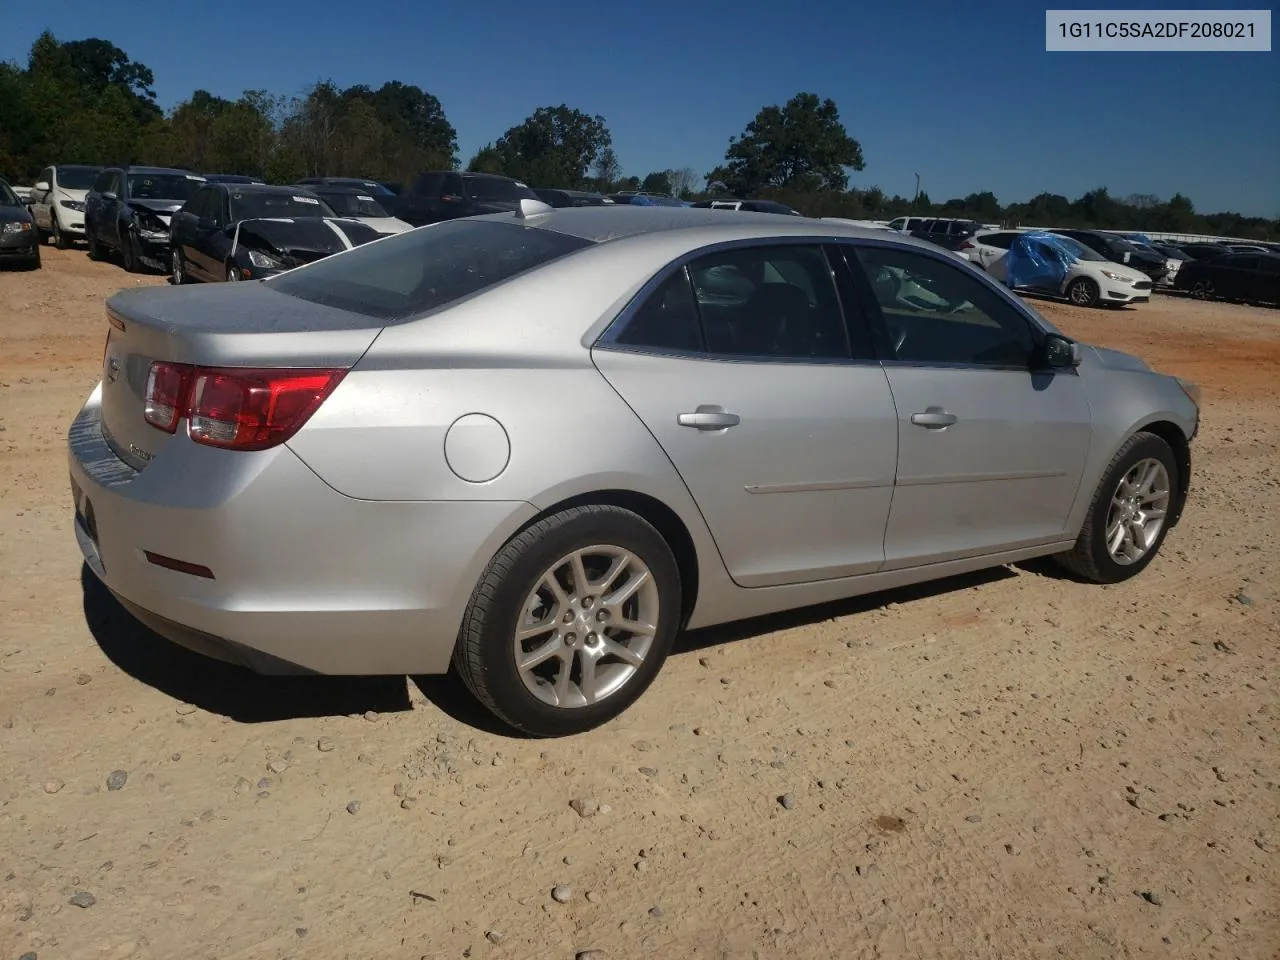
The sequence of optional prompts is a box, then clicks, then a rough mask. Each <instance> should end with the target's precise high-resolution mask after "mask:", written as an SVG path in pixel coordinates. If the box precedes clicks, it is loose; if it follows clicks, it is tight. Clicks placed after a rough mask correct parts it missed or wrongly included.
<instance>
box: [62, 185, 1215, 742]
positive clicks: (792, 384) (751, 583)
mask: <svg viewBox="0 0 1280 960" xmlns="http://www.w3.org/2000/svg"><path fill="white" fill-rule="evenodd" d="M107 319H108V321H109V327H108V331H107V343H106V349H105V353H104V357H103V375H102V380H101V383H99V385H98V386H97V387H96V388H95V389H94V391H93V393H92V395H91V396H90V397H89V399H88V402H87V403H86V404H85V406H84V408H83V409H82V410H81V412H80V413H79V415H78V416H77V417H76V419H75V421H74V423H73V425H72V427H71V430H70V438H69V442H70V467H71V477H72V490H73V494H74V501H75V509H76V525H75V527H76V534H77V538H78V540H79V544H80V547H81V550H82V551H83V553H84V557H85V561H86V563H87V565H88V566H89V567H90V568H91V569H92V570H93V572H94V573H95V574H96V575H97V576H98V577H99V578H100V579H101V580H102V581H103V582H104V583H105V584H106V586H107V587H108V588H109V589H110V590H111V591H112V592H113V593H114V594H115V595H116V596H117V597H118V598H119V600H120V601H121V603H122V604H123V605H124V606H125V607H126V608H127V609H128V610H130V611H131V612H132V613H133V614H134V615H135V616H136V617H137V618H138V619H139V620H141V621H142V622H143V623H145V624H147V625H149V626H150V627H152V628H154V629H155V630H156V631H158V632H159V633H161V634H162V635H164V636H166V637H168V638H170V639H171V640H173V641H175V642H178V643H181V644H183V645H186V646H188V647H191V648H193V649H195V650H197V651H201V652H203V653H205V654H208V655H210V656H215V657H218V658H221V659H224V660H229V661H232V662H234V663H238V664H241V665H243V666H245V667H248V668H250V669H253V670H256V671H258V672H262V673H287V672H305V673H319V674H404V673H409V674H430V673H443V672H445V671H447V670H448V669H449V666H450V664H451V663H452V664H454V665H456V667H457V671H458V673H459V674H460V675H461V677H462V679H463V680H464V681H465V683H466V684H467V686H468V687H469V688H470V690H471V691H472V692H473V693H474V694H475V696H476V697H477V698H478V699H479V700H480V701H481V702H482V703H483V704H484V705H485V706H487V707H488V708H489V709H490V710H492V711H493V712H494V713H495V714H497V716H498V717H500V718H501V719H502V720H504V721H506V722H507V723H508V724H510V725H512V726H513V727H515V728H518V729H519V730H522V731H525V732H526V733H529V734H533V735H539V736H556V735H564V734H571V733H575V732H579V731H583V730H586V729H588V728H591V727H593V726H595V725H597V724H600V723H602V722H604V721H606V720H608V719H610V718H612V717H615V716H617V715H618V714H619V713H621V712H622V711H623V710H625V709H626V708H627V707H628V706H629V705H630V704H631V703H633V702H634V701H635V700H636V698H637V697H639V696H640V695H641V693H642V692H643V691H644V690H645V688H646V687H647V686H648V685H649V684H650V683H651V682H653V680H654V677H655V676H656V675H657V673H658V670H659V668H660V667H661V666H662V663H663V660H664V659H665V658H666V656H667V654H668V652H669V651H670V649H671V646H672V642H673V640H674V639H675V638H676V635H677V633H678V632H679V631H681V630H683V629H686V628H695V627H705V626H708V625H711V624H717V623H723V622H726V621H731V620H737V619H742V618H748V617H754V616H757V615H760V614H765V613H769V612H773V611H778V610H783V609H788V608H794V607H802V606H806V605H809V604H816V603H821V602H824V601H830V600H835V599H837V598H841V597H849V596H852V595H855V594H863V593H868V592H871V591H876V590H883V589H886V588H892V587H899V586H902V585H904V584H910V583H916V582H919V581H924V580H932V579H936V578H939V577H947V576H951V575H953V574H958V573H962V572H965V571H971V570H976V569H979V568H983V567H991V566H996V565H1000V564H1007V563H1011V562H1015V561H1020V560H1025V559H1028V558H1031V557H1036V556H1043V555H1051V556H1054V557H1056V558H1057V559H1058V560H1059V561H1060V562H1061V564H1062V565H1063V566H1064V567H1065V568H1066V569H1067V570H1068V571H1071V572H1072V573H1074V575H1076V576H1077V577H1079V578H1082V579H1085V580H1090V581H1094V582H1098V583H1114V582H1117V581H1121V580H1124V579H1125V578H1127V577H1131V576H1134V575H1135V574H1137V573H1139V572H1140V571H1142V569H1143V568H1144V567H1146V566H1147V564H1149V563H1150V562H1151V560H1152V558H1153V557H1154V556H1155V555H1156V553H1157V551H1158V550H1159V549H1160V546H1161V543H1162V541H1163V540H1164V537H1165V535H1166V534H1167V533H1168V531H1169V529H1170V528H1171V527H1172V526H1173V525H1174V524H1175V523H1176V522H1177V521H1178V518H1179V514H1180V513H1181V511H1182V508H1183V504H1184V503H1185V501H1186V497H1187V488H1188V482H1189V475H1190V465H1191V458H1190V444H1191V441H1192V438H1193V437H1194V436H1195V434H1196V430H1197V426H1198V422H1199V411H1198V406H1197V390H1196V388H1195V387H1194V385H1192V384H1189V383H1185V382H1183V381H1180V380H1178V379H1175V378H1173V377H1168V376H1163V375H1161V374H1159V373H1156V372H1154V371H1153V370H1151V369H1150V368H1149V367H1148V366H1147V365H1146V364H1144V363H1143V362H1142V361H1141V360H1138V359H1136V358H1134V357H1130V356H1127V355H1125V354H1121V353H1117V352H1115V351H1112V350H1106V349H1102V348H1099V347H1092V346H1086V345H1083V344H1080V343H1077V342H1074V341H1072V340H1071V339H1069V338H1067V337H1066V336H1064V335H1063V334H1062V333H1060V332H1059V331H1058V330H1056V329H1055V328H1054V327H1053V326H1051V325H1050V324H1049V323H1047V322H1046V321H1045V320H1044V319H1043V318H1042V317H1040V316H1039V315H1038V314H1037V313H1036V312H1035V311H1034V310H1032V309H1030V308H1029V307H1028V306H1026V305H1024V304H1023V303H1022V302H1021V301H1020V300H1018V299H1017V298H1016V297H1014V296H1012V295H1011V294H1009V293H1008V292H1007V291H1005V290H1004V289H1002V288H1001V287H1000V286H999V285H998V284H996V283H993V282H992V281H990V280H989V279H988V278H987V277H985V276H983V275H980V274H978V273H977V272H975V271H974V270H972V269H971V268H969V267H968V266H967V265H965V264H962V263H960V262H958V261H957V260H956V258H955V257H954V256H952V255H951V254H949V253H947V252H945V251H942V250H940V249H938V248H937V247H934V246H932V245H929V244H926V243H922V242H918V241H915V240H912V239H910V238H907V237H902V236H896V235H893V234H890V233H887V232H885V231H869V230H864V229H860V228H857V227H849V226H843V225H840V224H835V223H826V222H818V221H813V220H804V219H801V218H797V217H778V216H772V215H769V214H754V213H743V214H741V215H740V216H734V217H725V216H724V215H723V214H722V213H721V212H719V211H714V210H697V209H687V208H664V207H655V208H646V209H639V208H632V207H623V206H615V207H580V208H566V209H556V210H552V209H551V208H550V207H547V206H545V205H543V204H539V203H537V202H536V201H529V200H526V201H523V202H522V203H521V207H520V209H518V210H517V211H516V212H515V213H514V214H513V213H505V214H494V215H489V216H484V217H476V218H469V219H463V220H455V221H449V222H445V223H441V224H438V225H433V226H430V227H426V228H423V229H420V230H415V231H412V232H410V233H405V234H401V235H398V236H394V237H389V238H387V239H384V240H378V241H375V242H373V243H370V244H367V245H364V246H361V247H357V248H355V249H353V250H350V251H347V252H344V253H340V254H338V255H336V256H332V257H329V258H326V259H324V260H321V261H318V262H316V263H313V264H309V265H306V266H303V267H300V268H298V269H296V270H292V271H290V272H288V273H285V274H282V275H280V276H277V277H273V278H270V279H268V280H265V281H259V282H254V283H238V284H226V285H220V286H217V287H211V288H186V287H182V288H172V289H157V288H153V289H135V290H129V291H126V292H123V293H120V294H117V295H115V296H114V297H112V298H111V299H110V300H109V301H108V303H107ZM1104 602H1105V601H1104Z"/></svg>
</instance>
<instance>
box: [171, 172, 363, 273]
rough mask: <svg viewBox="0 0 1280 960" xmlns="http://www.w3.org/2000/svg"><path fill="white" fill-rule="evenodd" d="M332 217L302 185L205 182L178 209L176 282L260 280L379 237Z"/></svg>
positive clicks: (174, 249)
mask: <svg viewBox="0 0 1280 960" xmlns="http://www.w3.org/2000/svg"><path fill="white" fill-rule="evenodd" d="M334 217H335V215H334V211H333V210H332V208H330V207H329V205H328V204H326V203H324V202H323V201H322V200H320V199H319V198H318V197H316V196H313V195H312V194H310V193H308V192H307V191H305V190H301V189H299V188H298V187H272V186H266V185H265V184H224V183H213V184H207V185H205V186H203V187H201V188H200V189H199V190H197V191H196V193H195V196H193V197H192V198H191V199H190V200H188V201H187V202H186V203H185V204H184V205H183V206H182V208H181V209H180V210H178V211H177V213H175V214H174V215H173V225H172V240H171V244H172V251H171V254H170V271H171V275H172V280H173V282H174V283H175V284H182V283H186V282H187V281H188V280H204V281H213V282H217V281H221V280H232V281H236V280H258V279H261V278H263V277H269V276H272V275H274V274H277V273H280V272H282V271H284V270H289V269H292V268H293V267H296V266H300V265H301V264H304V263H311V262H312V261H315V260H319V259H320V258H322V257H327V256H329V255H330V254H333V253H338V252H340V251H342V250H349V249H351V248H352V247H353V246H357V245H358V244H361V243H368V242H369V241H370V240H376V239H377V238H378V236H379V234H378V233H377V231H375V230H373V228H371V227H369V226H367V225H366V224H363V223H360V222H359V221H356V220H339V219H334Z"/></svg>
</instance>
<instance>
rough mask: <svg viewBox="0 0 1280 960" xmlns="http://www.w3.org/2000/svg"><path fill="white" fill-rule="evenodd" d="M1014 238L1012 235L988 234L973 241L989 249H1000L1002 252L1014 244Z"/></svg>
mask: <svg viewBox="0 0 1280 960" xmlns="http://www.w3.org/2000/svg"><path fill="white" fill-rule="evenodd" d="M1013 237H1014V235H1013V234H1012V233H986V234H983V235H982V236H978V237H974V238H973V239H974V240H975V241H976V242H978V243H981V244H985V245H986V246H988V247H999V248H1000V249H1001V250H1008V249H1009V247H1010V245H1011V244H1012V243H1013Z"/></svg>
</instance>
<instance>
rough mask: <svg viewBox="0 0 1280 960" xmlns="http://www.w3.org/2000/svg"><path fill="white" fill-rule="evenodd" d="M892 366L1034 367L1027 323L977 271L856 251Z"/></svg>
mask: <svg viewBox="0 0 1280 960" xmlns="http://www.w3.org/2000/svg"><path fill="white" fill-rule="evenodd" d="M853 263H856V264H860V265H861V268H862V270H863V272H864V273H865V275H866V278H867V280H868V281H869V282H870V284H871V289H872V291H873V293H874V295H875V299H876V302H877V303H878V304H879V306H880V313H881V316H882V317H883V319H884V324H885V326H886V327H887V328H888V334H889V340H890V342H891V344H892V350H893V359H894V360H897V361H899V362H906V363H922V364H946V365H949V364H964V365H977V366H995V367H1019V368H1023V369H1026V368H1028V367H1029V366H1030V365H1031V362H1032V357H1033V355H1034V352H1035V345H1036V341H1035V337H1034V335H1033V333H1032V331H1031V327H1030V325H1029V324H1028V322H1027V321H1026V320H1025V319H1024V318H1023V317H1022V316H1021V315H1020V314H1019V313H1018V312H1017V310H1016V309H1014V308H1013V307H1012V306H1011V305H1010V304H1008V303H1006V302H1005V301H1004V300H1003V299H1002V298H1001V297H1000V295H999V293H997V292H996V291H995V290H993V289H991V288H990V287H988V286H987V285H986V284H984V283H982V282H980V281H978V280H977V279H975V277H974V276H973V275H972V273H971V271H968V270H965V269H963V268H960V267H957V266H952V265H951V264H949V263H945V262H943V261H941V260H937V259H935V258H933V257H929V256H925V255H924V254H920V253H915V252H913V251H910V250H901V249H895V248H891V247H866V248H859V249H858V250H857V258H856V260H854V261H853Z"/></svg>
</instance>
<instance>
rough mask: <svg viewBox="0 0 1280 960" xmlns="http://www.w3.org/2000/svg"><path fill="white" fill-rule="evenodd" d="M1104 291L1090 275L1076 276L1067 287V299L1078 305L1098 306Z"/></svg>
mask: <svg viewBox="0 0 1280 960" xmlns="http://www.w3.org/2000/svg"><path fill="white" fill-rule="evenodd" d="M1101 295H1102V292H1101V291H1100V290H1099V289H1098V285H1097V284H1096V283H1094V282H1093V281H1092V280H1090V279H1089V278H1088V277H1076V279H1074V280H1072V281H1071V286H1069V287H1067V299H1068V300H1070V301H1071V302H1072V303H1074V304H1075V305H1076V306H1077V307H1096V306H1097V305H1098V298H1099V297H1100V296H1101Z"/></svg>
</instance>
